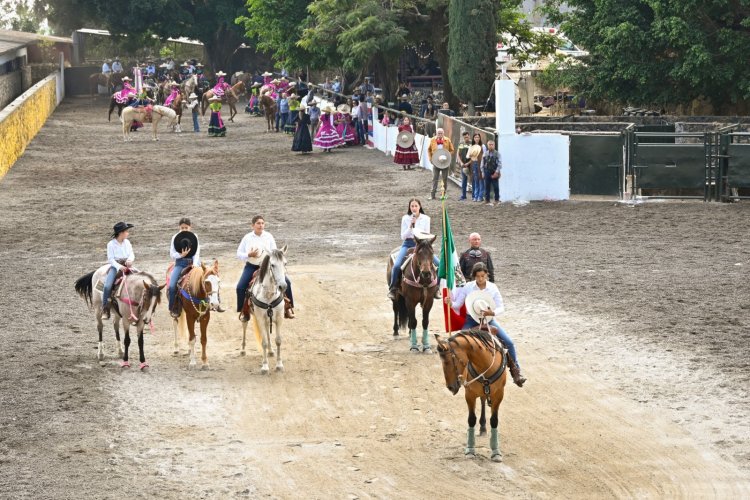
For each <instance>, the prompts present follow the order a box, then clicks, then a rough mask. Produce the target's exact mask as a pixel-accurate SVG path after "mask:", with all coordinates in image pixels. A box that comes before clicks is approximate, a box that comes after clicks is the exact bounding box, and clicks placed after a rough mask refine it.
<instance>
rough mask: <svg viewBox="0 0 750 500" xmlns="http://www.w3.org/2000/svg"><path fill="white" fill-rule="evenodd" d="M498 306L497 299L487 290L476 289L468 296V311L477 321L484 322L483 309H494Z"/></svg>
mask: <svg viewBox="0 0 750 500" xmlns="http://www.w3.org/2000/svg"><path fill="white" fill-rule="evenodd" d="M496 308H497V304H495V299H493V298H492V295H490V293H489V292H488V291H487V290H474V291H473V292H471V293H470V294H469V295H468V297H466V312H467V313H468V314H469V316H471V317H472V318H474V321H476V322H477V323H481V322H482V319H483V318H484V316H482V312H483V311H486V310H487V309H492V310H493V311H494V310H495V309H496Z"/></svg>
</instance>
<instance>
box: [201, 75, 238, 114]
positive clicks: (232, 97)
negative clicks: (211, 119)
mask: <svg viewBox="0 0 750 500" xmlns="http://www.w3.org/2000/svg"><path fill="white" fill-rule="evenodd" d="M244 94H245V82H242V81H240V82H237V83H235V84H234V85H232V87H230V89H229V90H228V91H226V92H224V96H223V97H222V98H221V103H222V104H228V105H229V118H228V121H230V122H233V121H234V116H235V115H236V114H237V108H236V106H235V104H237V102H238V101H239V100H240V96H241V95H244ZM213 96H214V91H213V89H210V90H207V91H205V92H204V93H203V97H202V98H201V116H205V114H206V108H208V104H209V103H208V100H209V99H210V98H212V97H213Z"/></svg>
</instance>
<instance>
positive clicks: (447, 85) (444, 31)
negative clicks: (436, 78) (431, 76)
mask: <svg viewBox="0 0 750 500" xmlns="http://www.w3.org/2000/svg"><path fill="white" fill-rule="evenodd" d="M446 14H447V6H445V7H442V8H440V9H436V10H434V11H432V13H431V14H430V18H431V19H430V24H431V25H432V26H434V27H435V29H433V30H431V34H432V40H431V43H432V48H433V50H434V51H435V57H436V58H437V60H438V63H439V64H440V76H441V77H442V79H443V98H444V100H445V102H447V103H448V105H449V106H450V108H451V109H452V110H453V111H455V112H456V114H458V111H459V107H460V105H461V103H460V101H459V100H458V97H456V96H455V95H454V94H453V87H452V86H451V82H450V80H449V79H448V65H449V61H450V60H449V58H448V17H447V15H446Z"/></svg>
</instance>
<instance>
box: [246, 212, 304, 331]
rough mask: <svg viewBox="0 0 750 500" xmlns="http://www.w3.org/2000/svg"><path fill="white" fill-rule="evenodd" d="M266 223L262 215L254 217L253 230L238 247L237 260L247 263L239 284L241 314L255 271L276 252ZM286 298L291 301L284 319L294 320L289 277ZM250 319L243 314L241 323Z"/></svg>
mask: <svg viewBox="0 0 750 500" xmlns="http://www.w3.org/2000/svg"><path fill="white" fill-rule="evenodd" d="M265 227H266V221H265V219H264V218H263V216H262V215H256V216H255V217H253V230H252V231H250V232H249V233H247V234H246V235H245V236H244V237H243V238H242V241H240V245H239V246H238V247H237V258H238V259H240V260H241V261H243V262H245V268H244V269H243V270H242V276H240V280H239V281H238V282H237V289H236V291H237V312H238V313H241V312H242V308H243V306H244V304H245V294H246V292H247V288H248V286H250V280H252V278H253V275H254V274H255V271H257V270H258V269H260V264H261V262H263V257H265V255H266V254H267V253H270V252H271V250H276V248H277V247H276V240H275V239H274V238H273V236H272V235H271V233H269V232H268V231H265ZM286 297H287V298H288V299H289V307H288V308H285V311H284V317H285V318H289V319H293V318H294V311H293V308H294V297H293V295H292V283H291V282H290V281H289V277H286ZM248 319H249V318H248V317H247V316H246V315H244V314H243V316H242V317H241V318H240V320H241V321H243V322H245V321H248Z"/></svg>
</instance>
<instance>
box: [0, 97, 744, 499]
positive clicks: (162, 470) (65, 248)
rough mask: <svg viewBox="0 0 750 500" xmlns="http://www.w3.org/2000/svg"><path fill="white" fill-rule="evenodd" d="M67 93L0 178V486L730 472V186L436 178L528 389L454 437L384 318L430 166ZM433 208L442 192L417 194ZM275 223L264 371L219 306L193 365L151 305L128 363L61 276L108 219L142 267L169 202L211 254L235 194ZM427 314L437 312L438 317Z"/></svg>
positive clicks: (224, 491)
mask: <svg viewBox="0 0 750 500" xmlns="http://www.w3.org/2000/svg"><path fill="white" fill-rule="evenodd" d="M104 106H105V104H104V102H97V103H95V104H93V105H92V104H91V102H90V101H89V100H87V99H68V100H66V101H64V103H63V104H62V105H61V106H60V107H59V108H58V110H57V111H56V112H55V114H54V115H53V116H52V117H51V119H50V120H49V122H48V124H47V125H46V126H45V127H44V129H43V130H42V131H41V132H40V134H39V135H38V136H37V138H36V139H35V140H34V141H33V143H32V144H31V145H30V147H29V149H28V151H27V152H26V154H25V155H24V156H23V157H22V158H21V159H20V161H19V162H18V163H17V164H16V166H15V167H14V168H13V170H12V171H11V172H10V174H9V175H7V176H6V177H5V178H4V179H3V180H2V182H0V213H2V215H3V217H2V218H0V289H2V290H3V292H2V294H0V311H2V314H1V315H0V404H1V405H2V409H3V411H2V412H0V470H2V474H0V497H8V498H24V497H27V498H74V497H75V498H80V497H92V498H121V497H122V496H134V497H138V498H154V497H159V498H185V497H186V496H188V495H190V496H193V497H199V498H232V497H278V498H299V497H305V498H398V497H417V498H436V497H440V498H447V497H450V496H452V497H457V496H462V497H463V496H466V495H467V494H471V493H467V492H480V491H481V492H484V493H485V494H489V495H491V496H494V497H496V496H498V495H506V496H512V497H522V498H526V497H530V498H552V497H554V498H559V497H563V498H577V497H612V496H614V497H633V496H639V497H652V498H654V497H700V498H704V497H716V498H730V497H733V498H739V497H747V496H750V445H748V442H750V423H749V422H750V419H748V414H749V413H750V412H749V411H748V410H750V395H749V394H748V387H750V384H749V382H750V370H748V368H749V367H750V364H749V362H748V354H749V352H750V320H748V309H749V308H750V293H749V292H748V290H747V269H748V266H750V250H749V249H748V248H747V245H746V241H747V239H746V236H745V235H747V234H748V230H749V229H750V217H748V216H749V215H750V205H748V204H736V205H713V204H711V205H705V204H700V203H652V204H648V205H641V206H628V205H622V204H618V203H611V202H610V203H608V202H596V203H595V202H568V203H532V204H530V205H527V206H522V207H515V206H512V205H510V204H504V205H502V206H500V207H496V208H484V207H480V206H477V205H476V204H471V203H458V202H457V201H455V198H456V196H454V195H455V194H456V190H455V188H454V187H453V186H451V201H450V202H449V207H450V210H451V216H452V222H453V224H454V227H455V229H456V237H457V238H458V239H459V241H460V246H461V247H463V246H464V242H465V238H466V236H467V234H468V233H469V232H470V231H473V230H479V231H481V232H482V233H483V236H484V243H485V246H486V247H487V248H489V249H490V250H491V251H492V252H493V255H494V257H495V260H496V263H497V264H496V266H497V268H498V276H499V280H498V281H499V284H500V287H501V291H502V292H503V294H504V298H505V301H506V306H507V309H508V311H507V313H506V314H505V315H504V317H503V318H502V322H503V323H504V325H506V327H507V329H508V331H509V332H510V333H511V334H512V336H513V337H514V339H515V341H516V344H517V346H518V349H519V355H520V357H521V361H522V363H523V366H524V371H525V373H526V375H527V377H528V378H529V382H528V384H527V385H526V386H525V387H524V388H523V389H518V388H517V387H515V386H512V385H509V386H508V388H507V390H506V400H505V401H504V402H503V404H502V406H501V424H500V425H501V448H502V451H503V453H504V462H503V463H502V464H495V463H492V462H491V461H490V460H489V458H488V457H489V449H488V448H489V442H488V440H487V439H486V438H480V439H479V440H478V444H479V456H478V457H477V458H476V459H466V458H464V456H463V452H462V449H463V445H464V442H465V432H466V407H465V403H464V401H463V398H462V397H461V396H456V397H453V396H451V395H450V393H449V392H448V390H447V389H446V388H445V387H444V381H443V375H442V370H441V368H440V364H439V361H438V357H437V356H436V355H423V354H420V355H413V354H409V353H408V341H407V340H406V338H404V337H403V336H402V337H401V338H397V339H394V338H393V337H392V336H391V334H390V324H391V312H390V305H389V303H388V302H387V300H386V298H385V293H386V287H385V283H384V269H383V267H384V264H383V261H384V256H385V255H386V253H387V252H388V250H389V249H390V248H392V247H393V246H395V244H396V243H397V240H398V230H397V227H398V221H399V218H400V214H401V213H402V212H403V211H404V210H405V209H406V201H407V199H408V197H410V196H412V195H417V196H421V197H422V198H426V197H427V194H428V188H429V183H430V179H431V174H429V173H428V172H421V171H417V172H401V171H399V170H398V169H396V167H395V166H394V165H392V163H390V161H389V158H386V157H384V156H383V155H382V154H381V153H378V152H373V151H366V150H364V149H362V148H356V149H349V150H346V151H336V152H334V153H333V154H330V155H324V154H319V153H315V154H314V155H311V156H305V157H299V156H296V155H293V154H292V153H291V152H289V151H288V147H289V143H290V139H289V138H288V137H285V136H283V134H272V135H267V134H265V133H263V132H262V124H261V121H260V119H252V118H249V117H247V116H243V115H240V116H238V118H237V123H236V124H231V123H230V124H229V135H228V137H227V138H225V139H209V138H208V137H206V135H205V133H203V134H200V135H198V134H192V133H183V134H182V135H173V134H167V133H166V132H163V133H162V134H161V136H160V137H161V141H160V142H158V143H152V142H151V141H150V140H148V137H147V134H145V133H143V132H139V133H138V134H136V138H135V141H134V142H133V143H131V144H127V145H124V144H123V143H122V142H121V137H120V132H119V123H115V122H113V123H112V124H107V123H106V110H105V108H104ZM425 205H426V208H427V211H428V213H429V214H430V215H433V216H435V218H434V225H437V221H438V217H437V215H438V209H439V207H438V204H437V203H436V202H425ZM258 212H260V213H263V214H265V216H266V218H267V221H268V223H269V226H268V229H269V231H271V232H272V233H273V234H274V235H275V237H276V239H277V241H279V242H280V243H288V244H289V246H290V266H289V272H290V275H291V277H292V279H293V282H294V286H295V295H296V298H297V301H298V304H299V305H298V309H297V313H298V319H296V320H294V321H291V322H287V323H285V324H284V332H283V336H284V344H283V345H284V349H285V367H286V372H285V373H284V374H276V373H274V374H272V375H270V376H261V375H260V373H259V369H260V357H259V355H258V354H257V352H254V351H252V350H250V351H249V352H248V355H247V356H245V357H241V356H240V355H239V348H240V342H241V329H240V325H239V322H238V321H237V318H236V316H235V315H234V314H232V313H225V314H223V315H214V316H213V317H212V320H211V324H210V326H209V361H210V363H211V369H210V370H208V371H188V370H187V358H186V356H185V354H186V349H187V344H186V341H185V340H184V339H183V341H182V343H181V346H182V350H181V353H180V355H179V356H172V348H171V344H172V333H171V322H170V321H169V319H168V315H167V313H166V310H165V308H163V309H162V310H160V312H159V314H158V315H157V318H156V331H155V333H154V334H153V335H150V334H149V335H148V337H147V339H146V353H147V358H148V360H149V363H150V365H151V368H150V369H149V370H148V372H146V373H141V372H138V371H137V370H122V369H121V368H119V366H118V365H117V360H116V359H115V356H114V354H115V352H116V346H115V343H114V339H113V336H112V335H111V329H110V328H108V325H106V326H105V328H106V329H105V333H106V337H105V340H106V342H105V343H106V345H107V350H108V356H107V359H106V360H105V361H104V362H103V363H101V364H100V363H99V362H97V361H96V358H95V354H96V330H95V324H94V321H93V317H92V316H91V315H90V313H89V312H88V311H87V309H86V307H85V306H84V304H83V302H82V301H81V300H80V299H79V298H78V297H77V296H76V295H75V294H74V293H73V287H72V284H73V281H74V280H75V279H76V278H78V277H79V276H81V275H83V274H84V273H86V272H88V271H90V270H92V269H93V268H94V266H96V265H98V264H99V263H100V262H101V261H102V260H103V256H104V254H105V245H106V242H107V236H108V232H109V230H110V228H111V226H112V224H113V223H114V222H116V221H118V220H121V219H124V220H127V221H128V222H131V223H133V224H135V225H136V226H137V227H136V229H135V230H134V231H133V233H132V237H131V240H132V242H133V244H134V246H135V251H136V254H137V262H138V265H139V266H140V268H141V269H144V270H148V271H151V272H153V273H155V274H157V275H159V276H160V279H161V276H162V273H163V270H164V269H165V268H166V265H167V260H168V245H169V239H170V237H171V235H172V234H173V233H174V231H175V230H176V222H177V220H178V219H179V217H181V216H183V215H189V216H191V217H192V218H193V220H194V222H195V229H196V232H197V233H198V234H199V235H200V238H201V242H202V245H203V254H204V256H205V257H208V258H218V259H219V260H220V262H221V266H222V280H223V284H222V298H223V301H224V302H225V303H227V304H228V305H231V304H233V296H234V285H235V283H236V280H237V278H238V276H239V272H240V263H239V261H237V260H236V259H234V252H235V249H236V245H237V243H238V242H239V240H240V239H241V237H242V235H243V234H245V233H246V232H247V231H248V230H249V219H250V218H251V217H252V215H253V214H255V213H258ZM441 326H442V313H441V312H440V311H439V310H435V311H433V314H432V324H431V329H433V330H434V331H435V332H439V331H440V329H441Z"/></svg>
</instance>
